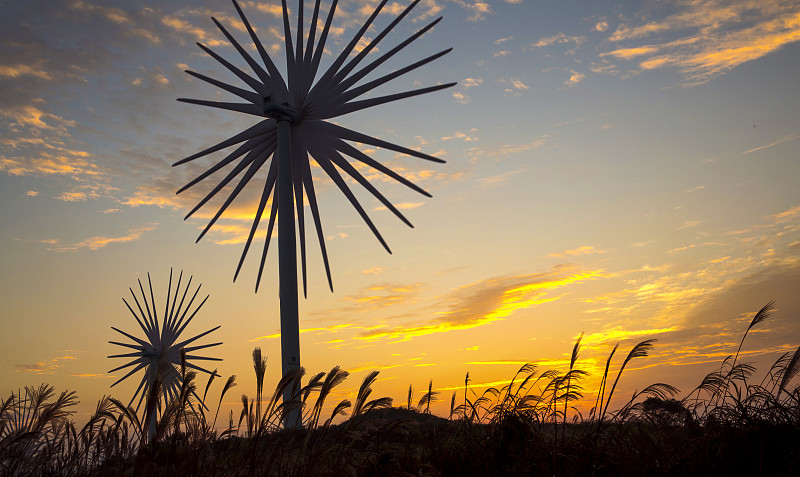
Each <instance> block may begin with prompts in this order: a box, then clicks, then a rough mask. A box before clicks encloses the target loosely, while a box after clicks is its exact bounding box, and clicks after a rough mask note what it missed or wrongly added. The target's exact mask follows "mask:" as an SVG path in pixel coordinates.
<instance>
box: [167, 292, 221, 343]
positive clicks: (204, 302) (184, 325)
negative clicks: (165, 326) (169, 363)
mask: <svg viewBox="0 0 800 477" xmlns="http://www.w3.org/2000/svg"><path fill="white" fill-rule="evenodd" d="M197 291H200V288H199V287H198V288H197ZM209 296H211V295H206V297H205V298H203V301H202V302H200V304H199V305H197V308H195V310H194V313H192V314H191V315H190V316H189V319H187V320H186V323H184V324H183V326H181V328H180V329H179V330H178V333H177V335H178V336H180V334H181V333H183V330H184V329H185V328H186V325H188V324H189V323H190V322H191V321H192V318H194V316H195V315H196V314H197V312H198V311H200V308H202V307H203V305H205V304H206V301H208V297H209ZM219 326H220V325H218V326H217V328H219ZM217 328H214V329H212V330H209V331H207V332H206V333H204V334H208V333H210V332H211V331H214V330H216V329H217ZM185 344H186V342H183V343H182V344H181V345H180V346H177V349H180V348H182V347H183V345H185Z"/></svg>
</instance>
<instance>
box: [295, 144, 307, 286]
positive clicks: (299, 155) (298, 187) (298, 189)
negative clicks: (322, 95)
mask: <svg viewBox="0 0 800 477" xmlns="http://www.w3.org/2000/svg"><path fill="white" fill-rule="evenodd" d="M292 143H293V144H292V155H293V156H294V157H292V189H294V203H295V210H296V211H297V230H298V238H299V239H300V264H301V267H300V269H301V270H302V275H303V297H305V298H308V286H307V279H306V224H305V210H304V205H303V176H302V173H301V172H300V170H298V167H299V166H298V164H299V163H300V162H302V161H304V160H305V161H308V156H307V155H306V156H305V157H303V155H304V154H307V153H306V150H305V148H304V147H303V144H302V139H301V138H300V137H298V135H297V134H294V135H292Z"/></svg>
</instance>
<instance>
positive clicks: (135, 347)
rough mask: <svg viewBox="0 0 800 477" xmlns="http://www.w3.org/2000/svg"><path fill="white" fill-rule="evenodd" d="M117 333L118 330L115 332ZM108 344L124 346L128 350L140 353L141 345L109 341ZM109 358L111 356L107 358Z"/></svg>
mask: <svg viewBox="0 0 800 477" xmlns="http://www.w3.org/2000/svg"><path fill="white" fill-rule="evenodd" d="M112 329H113V327H112ZM117 331H119V330H117ZM109 343H111V344H114V345H117V346H124V347H125V348H130V349H135V350H138V351H142V346H141V345H134V344H130V343H120V342H119V341H109ZM140 354H141V353H140ZM110 357H111V356H109V358H110Z"/></svg>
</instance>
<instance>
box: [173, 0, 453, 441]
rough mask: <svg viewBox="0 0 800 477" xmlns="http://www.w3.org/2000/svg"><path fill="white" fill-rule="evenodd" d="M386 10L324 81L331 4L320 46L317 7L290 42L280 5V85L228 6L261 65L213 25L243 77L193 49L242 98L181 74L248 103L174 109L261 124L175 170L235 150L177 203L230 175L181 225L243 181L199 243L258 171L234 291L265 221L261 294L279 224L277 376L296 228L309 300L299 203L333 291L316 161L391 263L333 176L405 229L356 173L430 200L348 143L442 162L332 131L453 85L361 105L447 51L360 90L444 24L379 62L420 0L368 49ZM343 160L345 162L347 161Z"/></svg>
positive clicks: (291, 336)
mask: <svg viewBox="0 0 800 477" xmlns="http://www.w3.org/2000/svg"><path fill="white" fill-rule="evenodd" d="M387 2H388V0H381V1H380V2H379V3H378V5H377V7H376V8H375V10H374V12H373V13H372V14H371V15H370V16H369V18H368V19H367V20H366V21H365V22H364V23H363V24H362V25H361V26H360V28H359V29H358V31H357V32H356V34H355V35H354V36H353V37H352V39H351V40H350V42H349V43H347V45H346V46H345V48H344V49H343V50H342V51H341V52H340V53H339V54H338V55H336V56H335V59H333V62H332V64H331V65H330V66H329V67H328V68H327V69H326V70H324V71H322V72H321V71H320V63H321V60H322V56H323V51H324V50H325V45H326V42H327V40H328V35H329V33H330V31H331V24H332V22H333V18H334V14H335V12H336V6H337V4H338V0H333V1H332V3H331V4H330V8H329V10H328V13H327V15H326V18H325V22H324V26H323V27H322V30H321V32H319V39H317V33H318V31H317V28H318V25H319V24H321V23H322V20H321V18H320V9H321V2H320V0H316V1H315V2H314V9H313V12H312V13H311V21H310V22H309V24H308V33H307V34H306V30H305V29H304V28H305V26H306V25H305V21H304V16H303V15H304V9H303V7H304V5H303V3H304V2H303V0H299V2H298V4H297V11H296V13H297V18H296V25H297V27H296V29H295V31H294V32H293V31H292V29H291V27H290V20H289V9H288V6H287V3H286V0H282V2H281V3H282V7H283V8H282V11H283V32H284V40H285V44H284V52H285V54H286V67H285V73H286V77H285V79H284V76H283V75H282V74H281V72H280V71H279V70H278V68H277V67H276V65H275V62H274V61H273V59H272V58H271V57H270V55H269V54H268V53H267V50H266V49H265V48H264V45H263V44H262V43H261V41H260V40H259V39H258V37H257V36H256V33H255V30H254V29H253V27H252V26H251V24H250V22H249V21H248V19H247V17H246V16H245V14H244V12H243V11H242V9H241V8H240V7H239V4H238V3H237V2H236V0H233V5H234V8H235V9H236V11H237V13H238V14H239V17H240V18H241V20H242V23H243V24H244V27H245V29H246V30H247V32H248V34H249V36H250V40H251V41H252V43H253V46H254V48H255V50H256V51H257V52H258V56H259V57H260V59H261V63H259V62H258V61H257V60H256V59H255V58H254V57H253V56H252V55H251V54H250V53H249V52H248V50H249V49H248V48H245V47H244V46H242V44H241V43H240V42H239V41H238V40H237V39H236V38H235V37H234V36H233V35H232V34H231V33H230V32H229V31H228V30H227V29H226V28H225V27H224V26H223V25H222V24H221V23H220V22H218V21H217V20H216V19H214V18H213V17H212V21H213V22H214V23H215V24H216V26H217V28H219V30H220V31H221V32H222V34H223V35H224V36H225V38H226V39H227V40H228V41H229V42H230V44H231V45H233V47H234V48H235V49H236V51H237V52H238V53H239V55H240V56H241V57H242V59H243V60H244V61H245V62H246V63H247V65H248V67H249V69H250V72H246V71H244V70H242V69H240V68H239V67H237V66H235V65H234V64H232V63H231V62H229V61H228V60H226V59H224V58H223V57H222V56H220V55H219V54H217V53H215V52H214V51H212V50H211V49H210V48H208V47H206V46H204V45H202V44H200V43H198V46H199V47H200V48H201V49H202V50H203V51H204V52H206V53H207V54H208V55H210V56H211V57H212V58H214V59H215V60H217V61H218V62H219V63H220V64H221V65H222V66H223V67H225V68H226V69H227V70H228V71H230V72H231V73H233V74H234V75H235V76H237V77H238V78H239V79H240V80H241V81H242V83H244V86H246V87H247V88H248V89H245V88H242V87H240V86H235V85H231V84H228V83H224V82H222V81H219V80H217V79H214V78H210V77H208V76H205V75H202V74H200V73H196V72H194V71H187V73H188V74H190V75H192V76H193V77H195V78H198V79H200V80H202V81H205V82H207V83H209V84H211V85H213V86H216V87H218V88H221V89H223V90H225V91H227V92H229V93H231V94H233V95H235V96H238V97H239V98H241V99H243V100H244V101H245V102H216V101H206V100H199V99H185V98H179V99H178V101H182V102H186V103H192V104H197V105H202V106H208V107H212V108H219V109H224V110H229V111H236V112H240V113H245V114H250V115H252V116H255V117H257V118H259V121H258V122H257V123H256V124H254V125H253V126H252V127H249V128H248V129H246V130H244V131H242V132H240V133H238V134H236V135H234V136H233V137H231V138H229V139H227V140H225V141H222V142H220V143H218V144H215V145H213V146H211V147H209V148H207V149H204V150H202V151H200V152H198V153H196V154H193V155H191V156H189V157H187V158H185V159H182V160H180V161H178V162H176V163H175V164H174V165H175V166H177V165H179V164H185V163H187V162H190V161H194V160H196V159H198V158H201V157H204V156H207V155H209V154H212V153H215V152H218V151H221V150H223V149H227V148H230V147H233V146H235V145H238V146H237V147H236V148H235V149H233V151H231V152H229V153H228V154H227V155H225V156H224V157H222V158H221V159H219V160H217V161H216V162H215V163H214V164H213V165H212V166H211V167H209V168H208V169H207V170H206V171H205V172H203V173H202V174H200V175H199V176H197V177H196V178H195V179H194V180H192V181H191V182H189V183H188V184H186V185H185V186H184V187H183V188H181V189H180V190H179V191H178V193H180V192H182V191H184V190H186V189H188V188H190V187H192V186H194V185H196V184H197V183H199V182H201V181H204V180H206V179H208V178H209V177H210V176H211V175H212V174H214V173H215V172H217V171H219V170H220V169H222V168H223V167H226V166H228V165H233V167H232V169H231V170H230V172H229V173H228V174H227V175H225V177H223V178H221V179H220V180H219V182H218V183H217V185H216V187H214V189H213V190H212V191H211V192H210V193H209V194H208V195H206V196H205V197H204V198H203V199H202V200H201V201H200V202H199V203H198V204H197V205H196V206H195V207H194V208H193V209H192V210H191V211H190V212H189V213H188V214H187V215H186V218H188V217H190V216H192V214H194V213H195V212H196V211H197V210H198V209H200V208H201V207H202V206H203V205H205V204H206V203H207V202H208V201H209V200H210V199H211V198H212V197H214V196H215V195H216V194H217V193H219V192H220V191H221V190H222V189H223V188H224V187H226V186H227V185H228V184H230V183H231V181H233V180H234V179H235V178H237V177H239V176H240V175H241V177H240V178H239V179H238V182H234V184H235V186H234V187H233V189H232V191H231V193H230V195H229V196H228V197H227V199H226V200H225V202H224V203H223V204H222V206H221V207H220V208H219V210H218V211H217V212H216V214H215V215H214V217H213V218H212V219H211V220H210V221H209V223H208V225H207V226H206V227H205V229H204V230H203V231H202V232H201V233H200V236H199V237H198V239H197V241H199V240H200V239H201V238H202V237H203V236H204V235H205V234H206V232H208V230H209V229H210V228H211V227H212V226H213V225H214V223H215V222H216V221H217V219H219V218H220V216H221V215H222V214H223V213H224V212H225V210H226V209H227V208H228V206H229V205H230V204H231V203H232V202H233V200H234V199H236V197H237V196H238V195H239V193H241V191H242V189H243V188H244V187H245V186H246V185H247V184H248V183H249V182H250V181H251V179H253V177H254V176H255V174H256V173H257V172H258V171H260V170H265V172H266V179H265V180H264V182H263V185H262V189H261V198H260V201H259V203H258V207H257V209H256V211H255V218H254V220H253V224H252V227H251V228H250V233H249V235H248V237H247V241H246V242H245V245H244V250H243V251H242V254H241V257H240V259H239V263H238V265H237V267H236V272H235V274H234V281H235V280H236V278H237V277H238V275H239V272H240V271H241V268H242V264H243V263H244V259H245V256H246V255H247V252H248V251H249V249H250V246H251V245H252V243H253V238H254V237H255V235H256V233H257V230H258V228H259V224H260V223H261V221H262V219H263V218H266V219H267V222H268V224H267V227H266V235H265V240H264V248H263V251H262V253H261V262H260V265H259V269H258V275H257V277H256V291H258V286H259V284H260V282H261V276H262V273H263V270H264V263H265V261H266V257H267V251H268V248H269V244H270V238H271V236H272V232H273V228H274V226H275V222H276V219H277V225H278V262H279V263H278V268H279V283H280V290H279V297H280V316H281V319H280V326H281V328H280V329H281V358H282V372H283V374H284V375H285V374H286V373H288V372H289V371H291V370H292V369H294V368H297V367H299V366H300V338H299V323H298V303H297V300H298V291H297V250H296V244H297V237H296V235H295V227H297V229H298V230H297V231H298V232H299V243H300V261H301V270H302V280H303V294H304V296H305V295H306V293H307V291H306V288H307V278H306V242H305V227H306V223H305V216H304V197H305V198H307V200H308V205H309V207H310V210H311V215H312V220H313V226H314V229H315V231H316V235H317V240H318V241H319V247H320V252H321V254H322V260H323V263H324V266H325V273H326V275H327V278H328V286H329V287H330V289H331V291H333V280H332V278H331V271H330V265H329V262H328V253H327V250H326V247H325V239H324V235H323V232H322V222H321V220H320V214H319V207H318V204H317V195H316V192H315V190H314V183H313V180H312V174H311V167H310V165H311V164H310V162H311V159H312V158H313V160H314V161H315V162H316V164H317V165H318V166H319V167H320V169H322V171H323V172H324V173H325V174H326V175H327V176H328V177H329V178H330V179H331V180H332V181H333V183H334V184H335V185H336V186H337V187H338V188H339V190H340V191H341V192H342V193H343V194H344V196H345V197H346V198H347V200H348V201H349V202H350V204H351V205H352V206H353V207H354V208H355V209H356V211H357V212H358V214H359V215H360V216H361V218H362V219H363V220H364V222H365V223H366V225H367V226H368V227H369V229H370V230H371V231H372V233H373V234H374V235H375V237H376V238H377V239H378V241H379V242H380V243H381V245H383V247H384V248H385V249H386V250H387V251H388V252H389V253H391V250H390V249H389V246H388V245H387V244H386V241H385V240H384V239H383V237H382V236H381V234H380V232H378V229H377V228H376V227H375V225H374V224H373V223H372V220H371V219H370V217H369V216H368V214H367V213H366V211H365V210H364V208H363V207H362V206H361V204H360V203H359V201H358V200H357V199H356V197H355V195H354V194H353V191H351V189H350V187H349V186H348V185H347V183H346V182H345V179H344V177H343V176H342V174H341V173H340V172H339V170H341V171H343V172H344V173H345V174H346V175H347V176H349V177H350V178H352V179H353V180H354V181H355V182H357V183H358V184H359V185H361V186H362V187H363V188H365V189H366V190H367V191H369V192H370V193H371V194H372V195H373V196H374V197H375V198H377V199H378V200H379V201H380V202H381V203H383V205H384V206H385V207H386V208H387V209H389V210H391V211H392V212H393V213H394V214H395V215H396V216H397V217H398V218H399V219H400V220H402V221H403V222H404V223H406V224H407V225H409V226H412V225H411V222H409V221H408V219H406V217H405V216H404V215H403V214H402V213H401V212H400V211H399V210H398V209H397V207H395V206H394V205H393V204H392V203H391V202H390V201H389V200H388V199H386V197H384V196H383V194H381V193H380V192H379V191H378V190H377V189H376V188H375V187H374V186H373V185H372V184H370V182H369V181H368V180H367V179H366V178H365V177H364V176H363V175H362V173H361V172H359V170H358V166H367V167H369V168H372V169H374V170H375V171H378V172H380V173H382V174H385V175H386V176H388V177H390V178H392V179H394V180H396V181H398V182H400V183H401V184H404V185H405V186H407V187H409V188H411V189H413V190H414V191H416V192H418V193H420V194H423V195H425V196H427V197H430V194H429V193H428V192H426V191H425V190H423V189H422V188H420V187H419V186H417V185H415V184H413V183H412V182H411V181H409V180H408V179H406V178H404V177H403V176H401V175H400V174H398V173H397V172H395V171H393V170H391V169H390V168H389V167H387V166H386V165H384V164H381V163H380V162H378V161H376V160H375V159H373V158H372V157H370V156H369V155H368V154H366V153H364V152H362V151H360V150H358V149H357V148H356V147H355V146H353V145H352V144H351V143H352V142H357V143H362V144H367V145H370V146H374V147H380V148H384V149H388V150H391V151H394V152H397V153H400V154H403V155H407V156H414V157H417V158H420V159H424V160H428V161H433V162H438V163H443V162H444V161H442V160H440V159H437V158H435V157H433V156H430V155H428V154H424V153H421V152H418V151H416V150H413V149H410V148H407V147H403V146H400V145H397V144H392V143H390V142H387V141H384V140H381V139H378V138H375V137H372V136H368V135H366V134H363V133H360V132H357V131H354V130H352V129H348V128H346V127H344V126H341V125H338V124H335V123H334V122H332V120H334V119H336V118H338V117H339V116H342V115H345V114H348V113H353V112H357V111H361V110H365V109H369V108H372V107H374V106H379V105H382V104H386V103H390V102H393V101H399V100H402V99H406V98H411V97H413V96H418V95H421V94H426V93H432V92H434V91H439V90H442V89H445V88H449V87H451V86H454V85H455V84H456V83H447V84H438V85H435V86H429V87H425V88H419V89H414V90H410V91H403V92H400V93H394V94H389V95H386V96H375V97H370V98H368V99H359V98H360V97H362V96H364V95H365V94H367V93H369V92H371V91H373V90H374V89H375V88H378V87H380V86H382V85H384V84H386V83H388V82H389V81H391V80H393V79H396V78H398V77H400V76H402V75H404V74H406V73H409V72H411V71H414V70H416V69H417V68H419V67H421V66H423V65H426V64H428V63H430V62H431V61H433V60H435V59H437V58H439V57H441V56H443V55H445V54H447V53H449V52H450V51H451V50H452V48H448V49H445V50H443V51H440V52H438V53H436V54H433V55H430V56H427V57H425V58H422V59H420V60H419V61H416V62H414V63H412V64H409V65H407V66H405V67H402V68H400V69H396V70H394V71H391V72H389V73H386V74H383V75H378V76H377V77H375V78H374V79H371V80H365V78H367V76H368V75H370V74H371V73H372V72H374V71H375V70H377V69H378V68H379V67H380V66H382V65H383V64H384V63H385V62H386V61H387V60H389V59H390V58H392V57H393V56H394V55H396V54H397V53H398V52H400V51H402V50H403V49H404V48H406V47H408V46H409V45H410V44H411V43H413V42H414V41H416V40H417V39H419V38H420V37H421V36H422V35H424V34H425V33H427V32H428V31H430V30H431V29H432V28H433V27H434V26H435V25H436V24H437V23H439V21H441V19H442V18H441V17H439V18H437V19H436V20H434V21H432V22H430V23H429V24H428V25H426V26H424V27H423V28H421V29H419V30H418V31H416V32H415V33H414V34H412V35H411V36H409V37H408V38H406V39H405V40H403V41H402V42H400V43H399V44H397V45H396V46H394V47H392V48H388V49H387V50H386V51H385V52H384V53H382V54H380V55H377V49H376V47H377V46H378V44H379V43H380V42H381V41H382V40H383V39H384V38H385V37H386V36H387V35H388V34H389V33H390V32H391V30H392V29H394V28H395V27H396V26H397V24H398V23H400V21H401V20H403V18H405V17H406V16H408V14H409V12H411V11H412V10H413V8H414V7H415V6H417V4H418V3H419V0H415V1H414V2H412V3H411V4H410V5H408V6H407V7H406V8H405V9H403V10H402V11H401V12H400V14H399V15H397V16H396V17H395V18H394V19H393V20H392V21H391V22H390V23H389V24H388V25H387V26H386V27H385V28H383V29H382V30H381V31H380V32H379V33H378V34H377V35H376V36H375V37H374V38H372V39H371V40H369V39H365V37H364V34H365V33H366V32H367V30H368V29H369V28H370V27H371V26H372V25H373V22H374V21H375V18H376V17H377V16H378V14H379V13H380V12H381V11H382V10H383V8H384V6H385V5H386V4H387ZM361 46H363V48H361V49H360V50H359V49H358V48H357V47H361ZM373 51H375V52H376V54H375V55H373V56H372V57H371V58H372V59H371V60H370V61H366V62H365V61H364V60H365V59H366V58H367V56H368V55H369V54H370V52H373ZM318 73H319V74H318ZM362 80H365V81H362ZM346 157H349V158H350V159H349V160H348V159H347V158H346ZM270 199H271V200H270ZM267 208H269V212H266V210H267ZM295 214H296V216H297V224H295ZM290 392H291V391H287V394H285V395H284V400H287V399H289V398H291V395H290ZM291 420H292V419H291V417H290V418H289V419H287V421H286V423H287V424H289V425H294V423H292V422H290V421H291Z"/></svg>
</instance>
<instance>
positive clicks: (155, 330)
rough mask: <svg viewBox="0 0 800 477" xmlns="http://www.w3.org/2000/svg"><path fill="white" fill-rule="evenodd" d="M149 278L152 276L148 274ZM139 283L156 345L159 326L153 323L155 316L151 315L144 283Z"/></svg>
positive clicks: (153, 341)
mask: <svg viewBox="0 0 800 477" xmlns="http://www.w3.org/2000/svg"><path fill="white" fill-rule="evenodd" d="M147 277H148V278H149V277H150V274H149V273H148V274H147ZM137 281H138V282H139V291H141V292H142V301H143V302H144V308H145V310H147V318H148V320H149V322H150V329H151V330H152V332H153V336H152V338H151V339H150V342H151V343H155V342H157V341H158V326H157V325H156V323H155V321H153V315H152V314H150V305H149V304H148V303H147V295H145V294H144V287H143V286H142V281H141V280H137Z"/></svg>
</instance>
